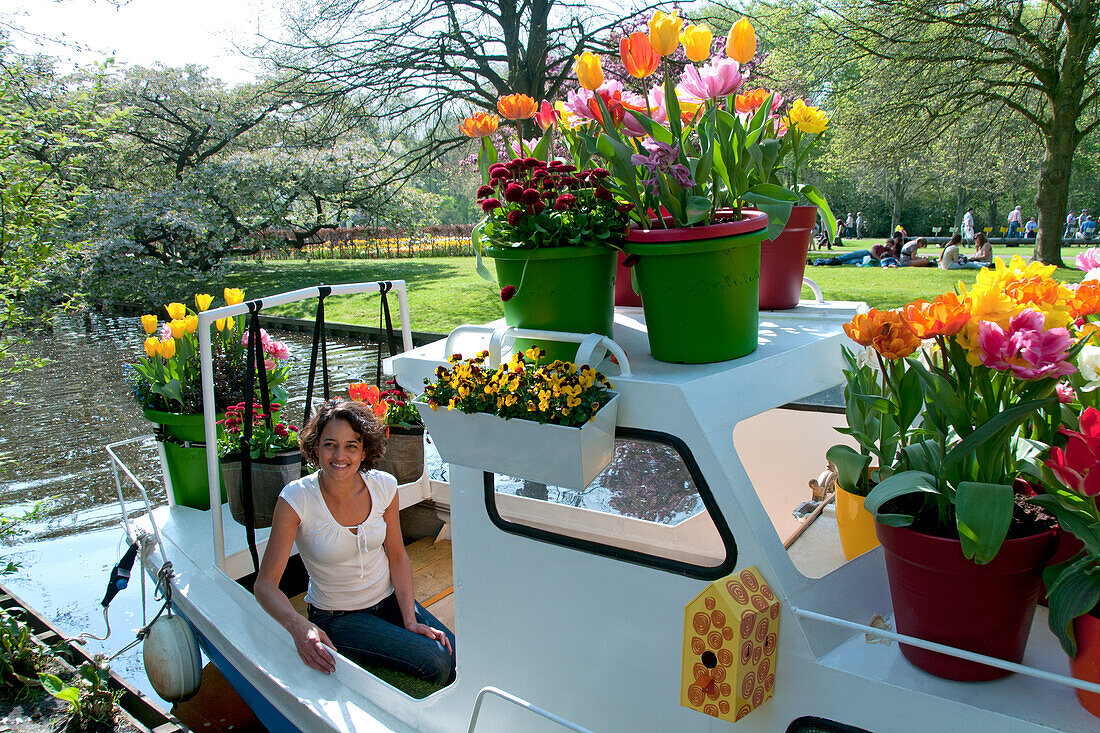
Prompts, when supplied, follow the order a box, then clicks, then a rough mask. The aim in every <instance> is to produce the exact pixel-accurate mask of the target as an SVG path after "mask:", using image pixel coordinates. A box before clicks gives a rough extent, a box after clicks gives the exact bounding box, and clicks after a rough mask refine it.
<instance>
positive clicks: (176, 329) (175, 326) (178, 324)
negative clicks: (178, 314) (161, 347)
mask: <svg viewBox="0 0 1100 733" xmlns="http://www.w3.org/2000/svg"><path fill="white" fill-rule="evenodd" d="M168 327H169V328H170V329H172V338H174V339H178V338H182V337H183V334H184V333H186V332H187V324H186V323H184V321H183V319H176V320H174V321H171V322H170V323H169V324H168Z"/></svg>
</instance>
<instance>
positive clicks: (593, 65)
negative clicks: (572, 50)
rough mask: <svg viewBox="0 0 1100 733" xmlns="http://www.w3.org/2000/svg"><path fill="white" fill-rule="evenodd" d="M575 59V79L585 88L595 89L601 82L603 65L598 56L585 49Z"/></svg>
mask: <svg viewBox="0 0 1100 733" xmlns="http://www.w3.org/2000/svg"><path fill="white" fill-rule="evenodd" d="M575 58H576V59H577V79H578V80H579V81H580V83H581V86H582V87H584V88H585V89H590V90H596V89H599V88H600V85H601V84H603V67H601V66H600V57H599V56H598V55H596V54H594V53H592V52H591V51H585V52H584V53H582V54H581V55H580V56H577V57H575Z"/></svg>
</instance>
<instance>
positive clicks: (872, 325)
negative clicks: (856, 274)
mask: <svg viewBox="0 0 1100 733" xmlns="http://www.w3.org/2000/svg"><path fill="white" fill-rule="evenodd" d="M844 332H845V333H846V334H848V338H850V339H852V340H853V341H855V342H856V343H857V344H860V345H861V346H870V347H871V348H873V349H874V350H875V351H877V352H878V353H879V354H880V355H882V356H883V357H885V358H887V359H902V358H904V357H906V356H909V355H910V354H912V353H913V352H914V351H916V350H917V348H918V347H919V346H920V339H919V338H917V335H916V334H915V333H913V332H912V331H911V330H910V329H909V327H908V326H907V325H905V321H903V320H902V318H901V315H900V314H898V313H896V312H894V311H880V310H878V309H876V308H872V309H871V310H870V311H868V312H867V313H860V314H857V315H856V316H855V318H853V319H852V320H851V321H850V322H848V323H845V324H844Z"/></svg>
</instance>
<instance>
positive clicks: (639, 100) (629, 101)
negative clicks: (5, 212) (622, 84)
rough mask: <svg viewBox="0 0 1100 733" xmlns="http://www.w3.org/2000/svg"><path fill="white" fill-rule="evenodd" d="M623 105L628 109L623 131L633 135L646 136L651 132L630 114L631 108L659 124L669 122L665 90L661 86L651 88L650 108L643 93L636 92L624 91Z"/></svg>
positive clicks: (624, 118)
mask: <svg viewBox="0 0 1100 733" xmlns="http://www.w3.org/2000/svg"><path fill="white" fill-rule="evenodd" d="M623 106H624V107H626V108H627V110H628V111H627V113H626V116H625V117H623V132H625V133H626V134H628V135H630V136H631V137H646V136H647V135H649V133H648V132H646V130H645V128H643V127H642V125H641V123H640V122H638V120H636V119H635V118H634V115H632V114H630V112H629V110H634V111H635V112H639V113H641V114H643V115H646V116H648V117H649V118H650V119H651V120H653V121H654V122H656V123H657V124H658V125H663V124H665V123H666V122H668V112H667V111H666V110H665V90H664V89H662V88H661V87H653V89H651V90H649V106H648V108H647V107H646V99H645V98H644V97H642V95H641V94H635V93H634V92H623Z"/></svg>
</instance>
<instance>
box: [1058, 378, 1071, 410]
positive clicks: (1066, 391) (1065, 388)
mask: <svg viewBox="0 0 1100 733" xmlns="http://www.w3.org/2000/svg"><path fill="white" fill-rule="evenodd" d="M1054 391H1055V392H1057V393H1058V401H1059V402H1060V403H1062V404H1063V405H1068V404H1069V403H1070V402H1073V385H1071V384H1070V383H1069V382H1067V381H1066V380H1064V379H1063V380H1061V381H1060V382H1058V384H1057V386H1055V388H1054Z"/></svg>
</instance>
